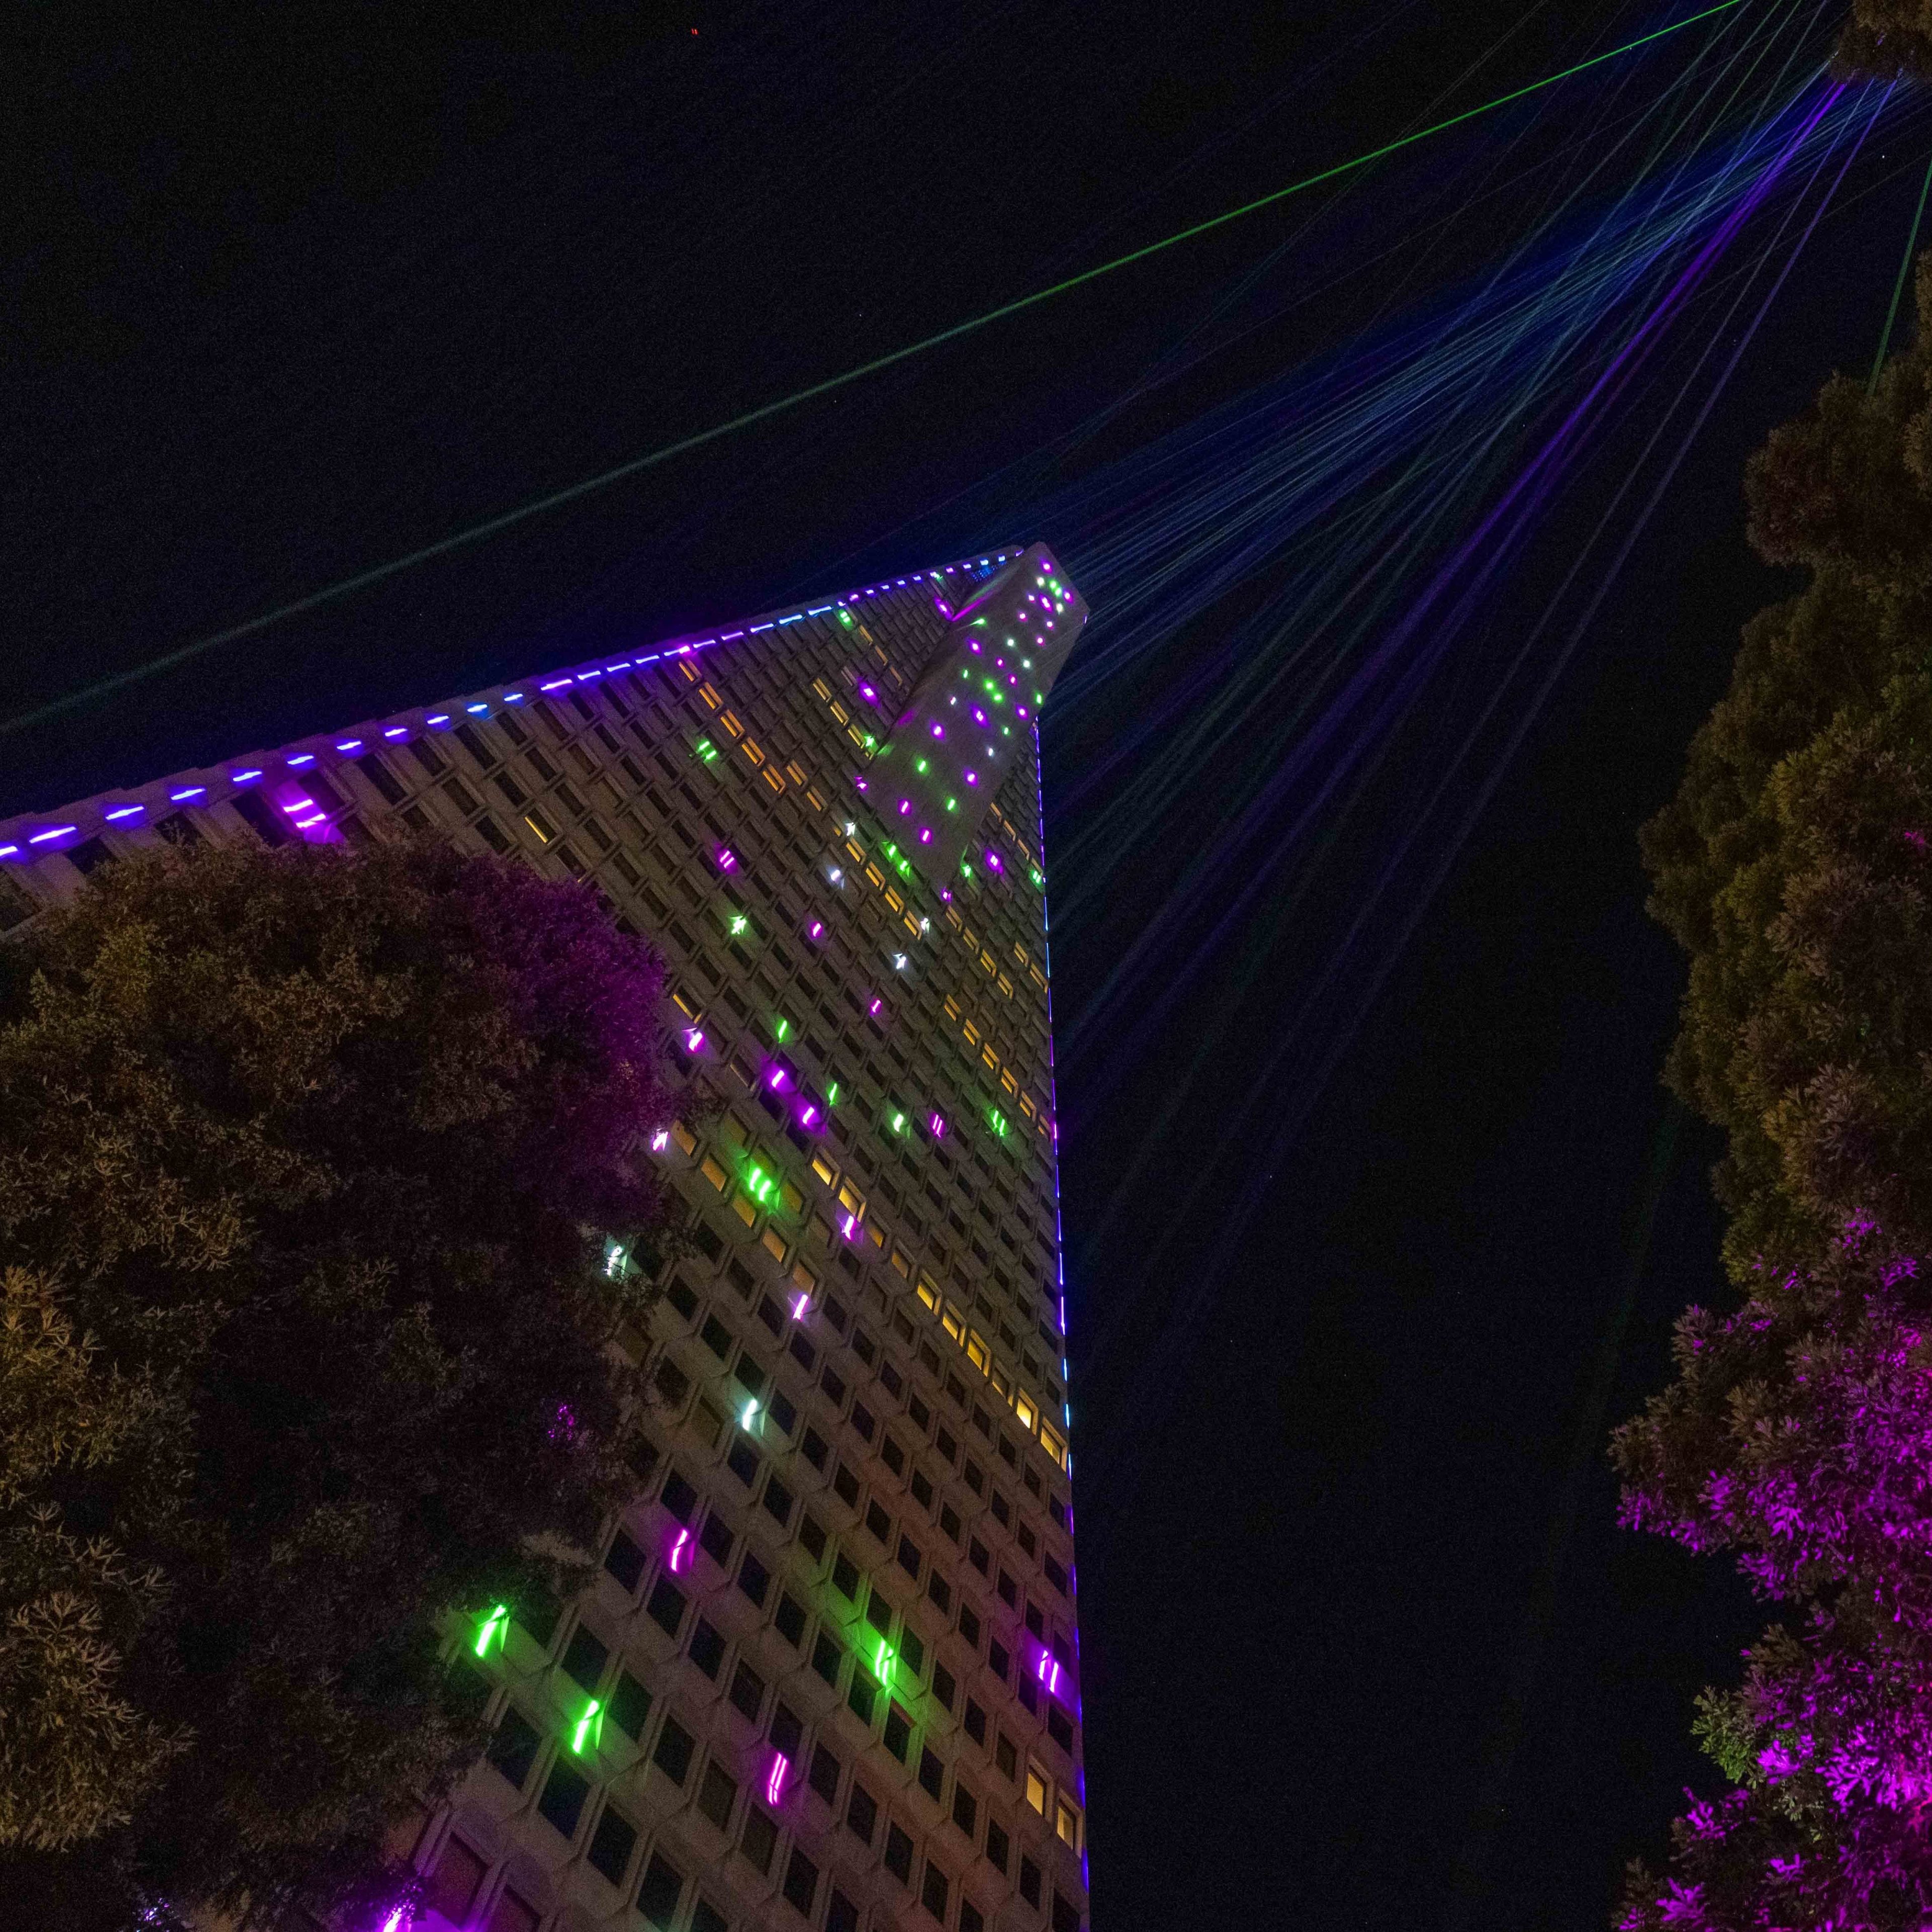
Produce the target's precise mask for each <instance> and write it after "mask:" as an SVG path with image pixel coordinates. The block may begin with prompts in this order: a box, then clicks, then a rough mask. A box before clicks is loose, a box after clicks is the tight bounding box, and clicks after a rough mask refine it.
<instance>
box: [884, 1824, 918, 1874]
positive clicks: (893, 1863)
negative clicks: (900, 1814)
mask: <svg viewBox="0 0 1932 1932" xmlns="http://www.w3.org/2000/svg"><path fill="white" fill-rule="evenodd" d="M886 1870H888V1871H889V1872H890V1873H892V1876H893V1877H895V1879H898V1882H900V1884H901V1885H904V1886H905V1887H906V1888H907V1889H908V1890H910V1888H911V1885H912V1841H911V1839H910V1838H907V1836H906V1835H905V1833H904V1832H903V1831H901V1829H900V1828H899V1826H898V1824H897V1823H892V1824H889V1825H888V1826H886Z"/></svg>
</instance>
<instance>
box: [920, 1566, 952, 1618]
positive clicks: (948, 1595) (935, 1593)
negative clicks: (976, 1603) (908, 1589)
mask: <svg viewBox="0 0 1932 1932" xmlns="http://www.w3.org/2000/svg"><path fill="white" fill-rule="evenodd" d="M926 1595H928V1596H929V1597H930V1598H932V1601H934V1602H935V1604H938V1606H939V1607H940V1609H941V1610H951V1609H952V1607H953V1586H952V1585H951V1584H950V1583H948V1582H947V1580H946V1579H945V1578H944V1577H942V1576H941V1574H939V1572H938V1571H937V1570H935V1571H933V1573H932V1575H931V1576H929V1577H928V1578H927V1579H926Z"/></svg>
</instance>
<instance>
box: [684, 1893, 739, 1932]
mask: <svg viewBox="0 0 1932 1932" xmlns="http://www.w3.org/2000/svg"><path fill="white" fill-rule="evenodd" d="M691 1932H731V1922H730V1920H729V1919H727V1918H726V1917H725V1916H724V1913H723V1912H720V1911H719V1910H718V1908H717V1906H715V1905H713V1904H712V1903H711V1901H710V1900H709V1899H708V1898H700V1900H698V1901H697V1903H696V1904H695V1905H694V1906H692V1907H691Z"/></svg>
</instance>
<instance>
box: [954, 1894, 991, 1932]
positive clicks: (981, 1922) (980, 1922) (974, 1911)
mask: <svg viewBox="0 0 1932 1932" xmlns="http://www.w3.org/2000/svg"><path fill="white" fill-rule="evenodd" d="M959 1932H986V1917H985V1915H984V1914H983V1913H982V1912H981V1911H980V1908H979V1907H978V1906H977V1905H975V1904H974V1903H973V1901H972V1900H971V1899H970V1898H962V1900H960V1901H959Z"/></svg>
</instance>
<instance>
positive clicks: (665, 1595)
mask: <svg viewBox="0 0 1932 1932" xmlns="http://www.w3.org/2000/svg"><path fill="white" fill-rule="evenodd" d="M644 1608H645V1610H646V1612H647V1613H649V1617H650V1619H651V1622H652V1623H654V1624H655V1625H657V1627H658V1629H660V1630H661V1631H663V1632H664V1635H665V1636H666V1637H676V1634H677V1632H678V1626H679V1625H680V1624H682V1622H684V1592H682V1590H680V1589H679V1588H678V1587H677V1586H676V1584H675V1583H673V1582H672V1581H671V1580H670V1578H669V1577H659V1578H658V1580H657V1581H656V1582H655V1583H653V1584H652V1586H651V1594H650V1596H649V1600H648V1601H646V1604H645V1605H644Z"/></svg>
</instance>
